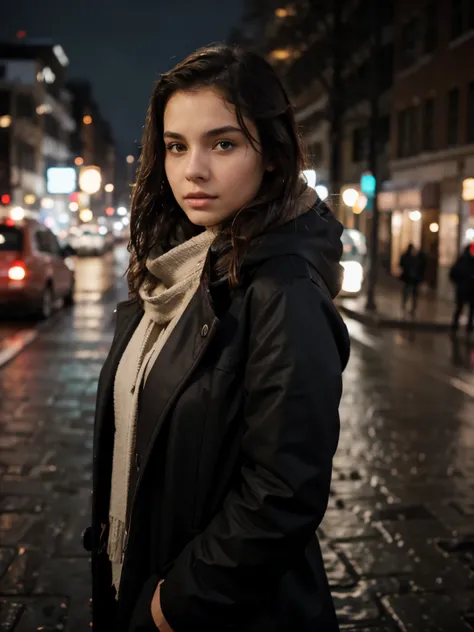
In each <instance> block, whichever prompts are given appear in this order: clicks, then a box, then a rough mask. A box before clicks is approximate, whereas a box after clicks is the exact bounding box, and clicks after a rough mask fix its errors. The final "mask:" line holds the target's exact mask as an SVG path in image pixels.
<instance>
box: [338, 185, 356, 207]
mask: <svg viewBox="0 0 474 632" xmlns="http://www.w3.org/2000/svg"><path fill="white" fill-rule="evenodd" d="M358 197H359V192H358V191H356V190H355V189H345V190H344V191H343V192H342V201H343V202H344V204H345V205H346V206H351V207H353V206H354V204H355V203H356V202H357V198H358Z"/></svg>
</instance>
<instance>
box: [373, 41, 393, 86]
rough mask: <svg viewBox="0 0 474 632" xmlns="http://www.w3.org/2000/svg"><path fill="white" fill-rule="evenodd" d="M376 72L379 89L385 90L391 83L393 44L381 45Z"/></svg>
mask: <svg viewBox="0 0 474 632" xmlns="http://www.w3.org/2000/svg"><path fill="white" fill-rule="evenodd" d="M378 73H379V74H378V78H377V79H378V82H379V87H380V91H381V92H385V90H388V89H389V88H391V87H392V85H393V44H388V45H387V46H383V47H382V50H381V51H380V58H379V67H378Z"/></svg>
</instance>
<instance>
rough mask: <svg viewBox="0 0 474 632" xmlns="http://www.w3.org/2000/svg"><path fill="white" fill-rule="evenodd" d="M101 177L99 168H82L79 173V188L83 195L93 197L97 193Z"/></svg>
mask: <svg viewBox="0 0 474 632" xmlns="http://www.w3.org/2000/svg"><path fill="white" fill-rule="evenodd" d="M101 184H102V176H101V175H100V169H99V167H83V168H82V169H81V171H80V173H79V187H80V189H81V191H84V193H88V194H89V195H93V194H94V193H97V191H99V189H100V186H101Z"/></svg>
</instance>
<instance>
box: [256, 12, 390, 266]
mask: <svg viewBox="0 0 474 632" xmlns="http://www.w3.org/2000/svg"><path fill="white" fill-rule="evenodd" d="M269 4H270V5H271V7H270V6H269ZM371 5H372V3H367V2H366V1H365V0H353V1H351V2H347V1H345V0H321V1H320V2H307V1H305V0H298V1H296V2H292V3H291V4H290V3H288V4H287V3H278V2H274V3H273V4H272V3H263V4H262V3H259V2H256V1H253V2H252V1H251V0H249V2H248V7H247V8H248V12H249V15H250V16H251V17H250V20H251V22H252V27H253V28H252V31H253V32H252V41H253V47H254V49H255V50H257V51H258V52H259V53H261V54H264V55H265V56H266V57H267V59H268V60H269V61H270V62H271V63H272V65H273V66H274V67H275V69H276V71H277V72H278V74H279V75H280V76H281V78H282V79H283V81H284V83H285V84H286V87H287V88H288V90H289V93H290V97H291V101H292V103H293V105H294V106H295V109H296V120H297V123H298V127H299V131H300V133H301V136H302V138H303V140H304V143H305V146H306V149H307V151H308V154H309V158H310V163H311V164H310V168H312V169H314V170H315V171H316V184H322V185H324V186H326V187H327V188H328V189H329V195H330V200H331V201H332V202H333V208H335V210H336V212H338V214H339V216H340V218H341V220H342V221H343V222H344V223H345V224H346V225H347V226H352V227H356V228H359V229H361V230H362V231H363V232H365V233H366V234H369V231H370V223H371V213H370V211H365V212H363V213H361V214H354V213H353V209H352V208H349V207H346V206H345V205H344V204H342V202H340V196H341V193H342V192H343V191H344V189H346V188H355V189H356V190H357V191H360V181H361V177H362V175H363V174H365V173H367V172H368V170H369V168H370V165H369V125H370V117H371V107H370V97H371V94H372V92H373V91H374V90H375V92H376V94H377V95H378V110H379V120H378V129H379V133H378V143H377V154H378V158H377V167H378V173H377V175H378V180H379V181H384V180H388V179H389V169H388V166H389V154H390V152H389V143H390V124H391V110H392V89H393V57H394V54H393V33H394V31H393V7H394V0H385V1H384V2H383V3H379V5H378V11H377V15H376V20H377V26H378V29H379V31H380V33H381V35H380V42H379V44H378V50H377V53H376V54H375V55H376V59H377V61H378V66H377V74H376V75H375V74H374V73H373V64H372V60H373V59H374V50H373V42H372V38H371V33H372V32H373V29H374V15H373V11H372V10H371ZM263 6H265V9H263V8H262V7H263ZM374 82H375V84H374ZM356 210H357V209H356ZM380 248H381V251H382V261H383V262H384V263H385V265H386V266H387V267H389V263H390V224H389V223H387V222H386V221H382V222H381V226H380Z"/></svg>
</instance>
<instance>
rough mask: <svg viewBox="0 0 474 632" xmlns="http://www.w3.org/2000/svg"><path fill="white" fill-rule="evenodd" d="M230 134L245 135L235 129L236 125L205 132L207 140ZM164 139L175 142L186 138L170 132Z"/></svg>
mask: <svg viewBox="0 0 474 632" xmlns="http://www.w3.org/2000/svg"><path fill="white" fill-rule="evenodd" d="M229 132H239V134H243V132H242V130H241V129H240V127H235V126H234V125H224V127H216V128H215V129H210V130H208V131H207V132H205V134H204V137H205V138H213V137H214V136H220V135H221V134H228V133H229ZM163 138H173V139H175V140H184V136H183V135H182V134H178V133H177V132H169V131H166V132H164V133H163Z"/></svg>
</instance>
